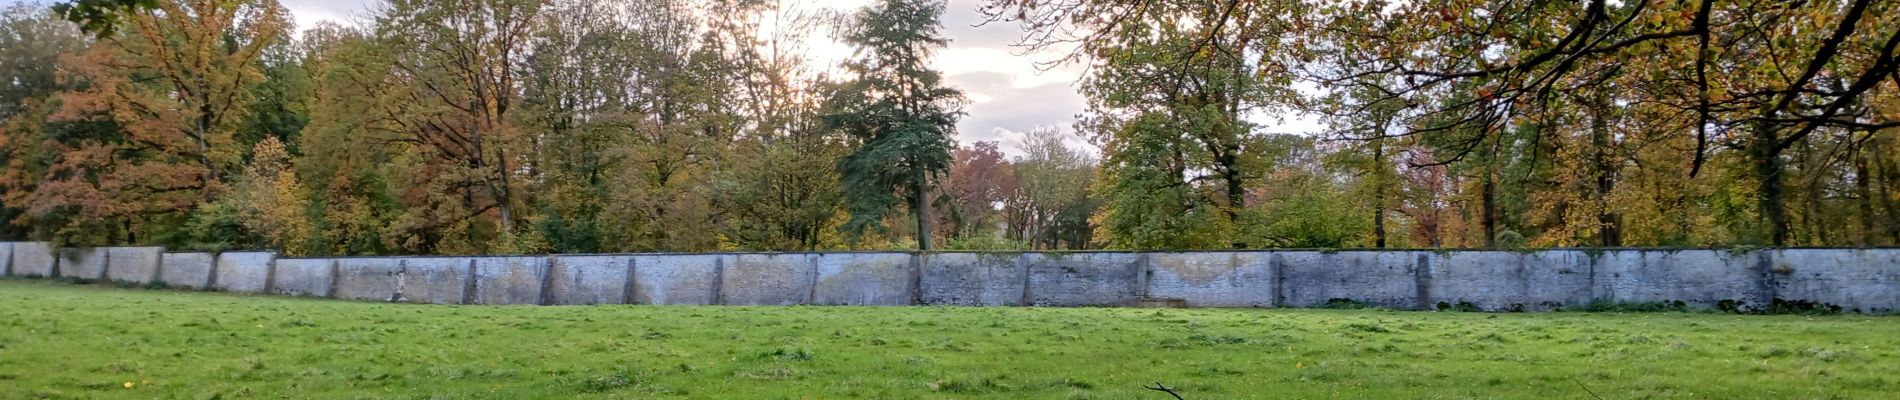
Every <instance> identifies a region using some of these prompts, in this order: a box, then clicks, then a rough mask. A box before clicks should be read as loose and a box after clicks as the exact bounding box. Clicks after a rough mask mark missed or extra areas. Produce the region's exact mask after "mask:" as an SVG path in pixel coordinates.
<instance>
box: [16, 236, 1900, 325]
mask: <svg viewBox="0 0 1900 400" xmlns="http://www.w3.org/2000/svg"><path fill="white" fill-rule="evenodd" d="M0 260H3V261H4V262H5V266H4V267H5V268H4V272H5V273H6V274H10V275H17V276H38V277H74V278H86V279H111V280H117V281H125V282H134V283H143V282H161V283H164V284H166V285H170V286H177V287H188V288H206V287H208V288H212V289H217V290H225V291H234V292H248V293H272V294H286V295H299V296H314V297H328V298H338V299H355V300H370V301H398V302H413V303H433V304H542V305H569V304H728V305H791V304H827V305H892V306H895V305H962V306H1024V305H1027V306H1119V305H1128V304H1135V303H1139V302H1143V301H1166V302H1178V303H1185V304H1186V305H1187V306H1190V307H1312V306H1322V305H1326V304H1329V303H1335V302H1341V301H1351V302H1356V303H1366V304H1373V305H1378V306H1382V307H1390V308H1398V309H1437V308H1443V307H1458V308H1479V309H1483V310H1492V311H1505V310H1524V311H1542V310H1554V309H1561V308H1566V307H1572V308H1574V307H1579V306H1583V305H1586V304H1590V303H1592V302H1596V301H1624V302H1653V301H1680V302H1684V303H1687V304H1692V305H1696V306H1702V307H1714V306H1718V305H1721V306H1724V307H1737V308H1741V309H1761V308H1763V307H1767V306H1769V305H1771V304H1774V303H1776V302H1805V303H1811V304H1815V305H1824V306H1838V307H1841V308H1842V309H1844V310H1857V311H1863V312H1894V311H1900V249H1775V250H1759V251H1728V250H1643V249H1609V250H1577V249H1554V250H1537V251H1463V250H1461V251H1406V250H1394V251H1372V250H1345V251H1334V252H1321V251H1307V250H1285V251H1214V252H1148V253H1141V252H1073V253H1062V252H1054V253H970V252H936V253H893V252H885V253H876V252H865V253H860V252H840V253H719V254H597V255H595V254H590V255H550V256H494V257H344V258H280V257H278V255H277V254H276V253H272V252H226V253H219V254H210V253H164V252H163V249H159V248H155V247H114V248H68V249H54V248H52V247H51V246H48V245H47V244H45V243H33V242H18V243H0Z"/></svg>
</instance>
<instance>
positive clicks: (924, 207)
mask: <svg viewBox="0 0 1900 400" xmlns="http://www.w3.org/2000/svg"><path fill="white" fill-rule="evenodd" d="M911 183H912V184H914V185H915V186H916V192H915V193H913V196H912V197H915V198H916V199H917V207H915V209H916V210H915V211H916V212H917V251H930V195H929V193H930V191H929V190H926V188H927V187H928V182H925V181H924V170H923V169H921V168H912V171H911Z"/></svg>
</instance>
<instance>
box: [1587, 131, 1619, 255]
mask: <svg viewBox="0 0 1900 400" xmlns="http://www.w3.org/2000/svg"><path fill="white" fill-rule="evenodd" d="M1607 103H1608V102H1606V101H1602V99H1598V101H1597V102H1596V104H1594V105H1593V107H1590V110H1591V111H1590V125H1591V126H1590V128H1591V129H1590V144H1591V147H1593V148H1592V151H1591V157H1592V158H1594V161H1595V162H1594V164H1595V166H1596V171H1595V172H1596V180H1597V182H1596V183H1597V185H1596V186H1597V187H1596V189H1597V193H1596V202H1597V238H1599V239H1601V240H1602V242H1601V244H1602V245H1603V247H1616V246H1622V245H1623V233H1622V217H1621V216H1619V215H1617V213H1616V212H1615V211H1612V210H1611V209H1610V200H1609V199H1610V192H1611V191H1614V190H1615V189H1616V165H1615V163H1614V160H1613V159H1612V158H1611V157H1610V150H1611V148H1610V147H1611V143H1610V127H1609V125H1608V121H1606V119H1605V118H1604V117H1603V113H1604V112H1606V109H1607V108H1608V104H1607Z"/></svg>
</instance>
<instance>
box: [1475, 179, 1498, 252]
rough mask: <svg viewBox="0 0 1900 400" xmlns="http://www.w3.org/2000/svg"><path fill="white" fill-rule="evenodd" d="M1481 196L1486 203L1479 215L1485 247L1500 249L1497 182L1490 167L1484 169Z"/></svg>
mask: <svg viewBox="0 0 1900 400" xmlns="http://www.w3.org/2000/svg"><path fill="white" fill-rule="evenodd" d="M1480 195H1481V196H1482V197H1483V199H1482V200H1483V203H1484V204H1483V205H1482V206H1481V208H1483V210H1480V215H1479V219H1480V221H1479V222H1480V224H1482V225H1484V247H1498V225H1497V224H1498V217H1497V207H1498V202H1497V180H1496V179H1494V178H1492V176H1491V167H1489V166H1486V167H1485V168H1484V181H1483V184H1482V187H1481V193H1480Z"/></svg>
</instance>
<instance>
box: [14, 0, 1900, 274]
mask: <svg viewBox="0 0 1900 400" xmlns="http://www.w3.org/2000/svg"><path fill="white" fill-rule="evenodd" d="M1896 3H1900V2H1894V1H1873V0H1867V1H1860V0H1841V1H1832V2H1811V1H1809V2H1781V1H1766V0H1734V1H1715V0H1702V1H1655V0H1643V1H1634V2H1606V1H1601V0H1589V1H1584V2H1519V1H1512V0H1431V1H1420V2H1383V1H1345V2H1331V1H1328V2H1321V1H1264V0H1198V1H1190V0H1142V1H1133V2H1129V1H1110V0H1058V1H1029V0H988V1H985V2H984V3H983V4H982V5H981V7H980V9H979V10H977V11H979V12H982V13H984V14H985V15H986V16H988V17H989V18H990V19H991V23H1002V24H1014V25H1016V26H1019V27H1021V28H1022V33H1023V34H1022V37H1021V41H1020V42H1019V43H1018V45H1019V46H1020V47H1021V48H1022V49H1024V50H1027V51H1033V52H1035V53H1036V54H1052V55H1054V57H1052V58H1050V59H1046V60H1045V61H1048V62H1050V63H1052V64H1064V63H1066V64H1070V65H1081V66H1086V67H1087V71H1088V73H1087V74H1086V76H1085V77H1084V78H1083V79H1082V81H1080V82H1078V87H1079V88H1080V90H1081V92H1082V94H1083V95H1084V97H1085V98H1086V99H1087V109H1086V110H1085V111H1084V113H1083V114H1082V115H1080V116H1079V117H1080V118H1079V120H1078V121H1077V122H1076V123H1075V124H1074V126H1071V127H1045V128H1041V129H1037V130H1036V131H1035V132H1031V133H1029V135H1028V139H1027V140H1025V142H1024V144H1023V145H1022V147H1023V148H1022V150H1023V154H1021V155H1018V156H1014V157H1009V156H1005V155H1004V154H1003V153H1002V151H1001V149H1000V148H999V144H998V143H995V142H975V143H961V144H960V143H956V141H955V140H954V130H955V126H956V122H957V121H958V120H959V119H960V118H961V117H962V116H963V115H964V111H963V107H964V105H965V104H966V103H967V101H966V100H965V99H964V97H963V95H962V93H961V92H960V91H959V90H957V89H956V88H954V87H951V86H950V85H948V84H947V83H946V82H945V80H944V77H943V76H942V74H941V73H940V72H938V71H935V70H932V69H931V68H930V60H931V59H932V57H933V56H934V53H935V51H936V50H939V49H941V48H943V47H944V46H946V45H947V44H948V43H949V40H951V39H953V38H947V37H944V36H943V34H942V33H941V29H940V25H939V22H938V19H939V17H940V16H941V15H942V14H943V13H944V12H946V9H945V5H944V4H943V3H941V2H936V1H928V0H878V1H873V2H872V4H871V5H869V6H867V7H865V8H863V9H861V10H854V11H853V12H850V13H846V14H841V15H832V14H821V13H813V12H808V10H806V8H803V7H794V6H791V5H788V4H787V3H781V2H773V1H758V0H647V1H634V2H622V3H600V2H590V1H581V0H388V1H386V2H384V3H381V4H379V5H377V6H376V7H375V8H373V11H371V12H370V14H369V15H368V16H366V17H365V18H364V19H363V20H362V21H359V22H357V23H354V24H350V25H343V24H337V23H329V22H325V23H319V24H317V25H316V26H310V27H296V26H293V24H292V23H291V22H290V19H289V16H288V15H287V11H286V10H285V9H284V8H283V7H282V5H281V4H279V3H277V2H276V1H272V0H241V1H211V0H155V1H147V0H138V1H121V0H79V1H73V2H67V3H61V4H56V5H52V6H51V7H49V6H48V5H37V4H24V5H15V6H13V7H11V8H9V9H7V10H6V11H5V13H4V20H3V21H0V74H5V76H3V77H0V80H3V82H0V83H5V84H4V85H0V161H3V162H4V163H5V164H6V170H5V172H4V174H0V202H3V204H0V222H4V223H3V224H0V237H4V239H8V240H51V241H55V242H57V243H61V244H67V245H106V244H159V245H165V246H168V247H172V248H181V249H187V248H188V249H212V250H215V249H234V248H273V249H281V250H283V251H285V252H287V253H290V254H296V255H358V254H469V253H543V252H566V253H580V252H640V251H716V250H776V251H804V250H833V249H933V250H934V249H980V250H1008V249H1093V248H1117V249H1212V248H1275V247H1307V248H1340V247H1408V248H1424V247H1523V246H1534V247H1555V246H1734V245H1829V246H1838V245H1846V246H1859V245H1894V244H1896V243H1900V206H1897V205H1896V204H1895V203H1896V202H1900V181H1896V178H1895V177H1896V176H1900V167H1896V166H1895V165H1894V164H1895V162H1896V160H1895V158H1896V156H1900V154H1896V152H1895V151H1894V150H1895V148H1896V147H1895V146H1892V145H1891V143H1890V142H1891V141H1892V138H1890V136H1892V134H1893V132H1894V131H1895V129H1896V128H1900V118H1896V117H1900V96H1896V92H1897V91H1900V73H1897V72H1896V70H1900V61H1897V60H1896V57H1895V47H1896V45H1897V44H1900V12H1896V10H1894V8H1895V6H1896ZM954 11H957V12H967V11H968V10H954ZM814 33H824V34H825V35H826V36H829V37H830V38H832V39H833V40H836V41H838V42H840V43H843V44H846V45H849V46H851V47H852V48H854V49H855V52H854V53H853V55H852V56H850V57H848V58H847V59H846V60H844V61H842V62H840V63H838V64H837V65H818V63H819V61H814V60H813V59H812V58H811V57H809V56H808V55H807V53H808V52H807V49H809V48H810V46H812V45H813V43H808V38H810V37H813V36H814ZM1295 115H1305V116H1310V118H1312V119H1315V120H1317V121H1318V123H1319V124H1320V125H1321V126H1323V129H1322V131H1321V132H1318V133H1317V134H1295V133H1286V132H1272V131H1271V128H1270V126H1271V124H1272V122H1274V121H1275V120H1284V119H1285V118H1288V117H1289V116H1295ZM1075 141H1086V142H1087V143H1088V146H1085V147H1077V146H1075V145H1072V144H1071V143H1070V142H1075Z"/></svg>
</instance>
